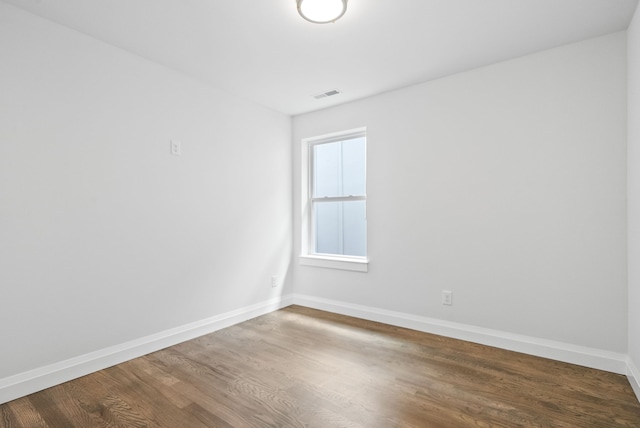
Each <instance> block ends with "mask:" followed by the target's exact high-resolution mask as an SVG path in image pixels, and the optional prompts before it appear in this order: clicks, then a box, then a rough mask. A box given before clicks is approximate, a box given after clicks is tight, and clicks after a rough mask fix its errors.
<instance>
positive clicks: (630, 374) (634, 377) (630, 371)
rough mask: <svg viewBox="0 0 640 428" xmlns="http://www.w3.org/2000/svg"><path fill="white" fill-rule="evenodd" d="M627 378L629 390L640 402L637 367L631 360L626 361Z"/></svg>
mask: <svg viewBox="0 0 640 428" xmlns="http://www.w3.org/2000/svg"><path fill="white" fill-rule="evenodd" d="M627 378H628V379H629V383H630V384H631V388H633V392H635V393H636V397H637V398H638V401H640V370H638V367H637V366H636V365H635V364H634V363H633V361H631V358H629V360H628V361H627Z"/></svg>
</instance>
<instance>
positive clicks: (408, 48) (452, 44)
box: [2, 0, 638, 115]
mask: <svg viewBox="0 0 640 428" xmlns="http://www.w3.org/2000/svg"><path fill="white" fill-rule="evenodd" d="M2 1H5V2H6V3H10V4H13V5H15V6H18V7H20V8H23V9H25V10H28V11H31V12H33V13H35V14H37V15H40V16H42V17H44V18H47V19H50V20H52V21H55V22H57V23H59V24H62V25H65V26H68V27H71V28H73V29H76V30H78V31H80V32H82V33H85V34H88V35H90V36H92V37H95V38H96V39H100V40H103V41H105V42H107V43H110V44H112V45H114V46H117V47H120V48H122V49H125V50H127V51H130V52H133V53H135V54H138V55H140V56H142V57H145V58H147V59H149V60H151V61H154V62H157V63H160V64H163V65H165V66H167V67H170V68H173V69H175V70H178V71H181V72H183V73H186V74H188V75H190V76H192V77H194V78H196V79H198V80H200V81H202V82H205V83H207V84H209V85H211V86H214V87H216V88H219V89H223V90H225V91H228V92H231V93H234V94H236V95H239V96H241V97H243V98H247V99H250V100H253V101H255V102H257V103H259V104H263V105H265V106H268V107H270V108H273V109H275V110H278V111H281V112H283V113H286V114H290V115H296V114H300V113H304V112H308V111H312V110H317V109H321V108H325V107H328V106H332V105H336V104H339V103H344V102H347V101H352V100H355V99H358V98H363V97H367V96H370V95H374V94H378V93H381V92H384V91H388V90H392V89H397V88H401V87H404V86H408V85H412V84H415V83H419V82H424V81H427V80H432V79H436V78H439V77H442V76H445V75H449V74H453V73H457V72H460V71H464V70H469V69H472V68H476V67H480V66H483V65H487V64H492V63H495V62H498V61H503V60H506V59H510V58H515V57H518V56H522V55H526V54H529V53H532V52H536V51H541V50H544V49H548V48H552V47H555V46H560V45H563V44H567V43H571V42H575V41H579V40H584V39H587V38H590V37H596V36H600V35H604V34H607V33H612V32H616V31H621V30H624V29H626V28H627V26H628V25H629V22H630V20H631V17H632V15H633V12H634V10H635V8H636V6H637V3H638V0H349V7H348V11H347V13H346V15H345V16H344V17H343V18H342V19H341V20H339V21H338V22H336V23H334V24H325V25H317V24H311V23H309V22H307V21H305V20H303V19H302V18H301V17H300V16H299V15H298V14H297V11H296V1H295V0H2ZM336 88H337V89H339V90H340V91H341V92H342V93H341V94H340V95H337V96H334V97H331V98H325V99H322V100H316V99H314V98H313V97H312V95H315V94H317V93H320V92H324V91H327V90H330V89H336Z"/></svg>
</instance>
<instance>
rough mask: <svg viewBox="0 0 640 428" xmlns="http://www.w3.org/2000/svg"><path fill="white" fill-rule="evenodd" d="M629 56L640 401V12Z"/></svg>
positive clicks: (635, 363)
mask: <svg viewBox="0 0 640 428" xmlns="http://www.w3.org/2000/svg"><path fill="white" fill-rule="evenodd" d="M627 37H628V41H627V52H628V57H627V58H628V67H629V68H628V109H629V116H628V154H627V157H628V159H627V168H628V220H629V358H630V360H631V366H632V367H633V371H634V373H633V375H634V378H635V383H634V381H633V380H632V384H633V385H634V387H635V388H636V394H637V395H638V397H640V386H639V385H638V382H640V371H639V369H640V8H639V9H637V10H636V13H635V17H634V18H633V21H632V23H631V26H630V27H629V30H628V32H627Z"/></svg>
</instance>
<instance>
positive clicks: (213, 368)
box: [0, 306, 640, 428]
mask: <svg viewBox="0 0 640 428" xmlns="http://www.w3.org/2000/svg"><path fill="white" fill-rule="evenodd" d="M0 427H2V428H22V427H52V428H57V427H65V428H66V427H189V428H191V427H194V428H196V427H220V428H230V427H238V428H254V427H255V428H264V427H307V428H313V427H318V428H330V427H354V428H390V427H402V428H411V427H415V428H423V427H430V428H451V427H461V428H464V427H476V428H477V427H505V428H513V427H544V428H549V427H564V428H571V427H576V428H577V427H579V428H609V427H611V428H616V427H636V428H638V427H640V403H638V400H637V399H636V397H635V395H634V394H633V391H632V389H631V386H630V385H629V382H628V381H627V379H626V377H625V376H621V375H616V374H613V373H607V372H603V371H599V370H594V369H589V368H585V367H580V366H576V365H571V364H566V363H562V362H558V361H552V360H547V359H543V358H538V357H533V356H531V355H525V354H520V353H515V352H510V351H506V350H503V349H497V348H492V347H487V346H482V345H478V344H474V343H469V342H463V341H459V340H455V339H451V338H446V337H441V336H436V335H430V334H425V333H420V332H417V331H413V330H407V329H402V328H398V327H393V326H389V325H385V324H379V323H373V322H368V321H363V320H360V319H356V318H350V317H346V316H341V315H336V314H330V313H327V312H321V311H316V310H313V309H309V308H303V307H297V306H291V307H288V308H285V309H283V310H280V311H277V312H273V313H271V314H268V315H265V316H262V317H258V318H255V319H253V320H250V321H247V322H244V323H241V324H238V325H234V326H232V327H229V328H226V329H224V330H220V331H218V332H216V333H213V334H210V335H206V336H203V337H200V338H197V339H194V340H191V341H188V342H185V343H181V344H179V345H176V346H173V347H170V348H167V349H164V350H162V351H158V352H154V353H152V354H149V355H146V356H144V357H141V358H138V359H135V360H132V361H128V362H126V363H123V364H120V365H118V366H115V367H111V368H109V369H106V370H102V371H99V372H96V373H93V374H91V375H88V376H85V377H83V378H80V379H77V380H74V381H72V382H68V383H65V384H63V385H58V386H56V387H54V388H50V389H48V390H45V391H42V392H39V393H36V394H32V395H31V396H29V397H25V398H21V399H18V400H15V401H12V402H10V403H6V404H4V405H0Z"/></svg>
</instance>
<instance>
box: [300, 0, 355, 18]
mask: <svg viewBox="0 0 640 428" xmlns="http://www.w3.org/2000/svg"><path fill="white" fill-rule="evenodd" d="M296 3H297V4H298V13H299V14H300V16H301V17H303V18H304V19H306V20H307V21H309V22H313V23H314V24H328V23H330V22H336V21H337V20H338V19H340V18H342V15H344V13H345V12H346V11H347V0H296Z"/></svg>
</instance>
